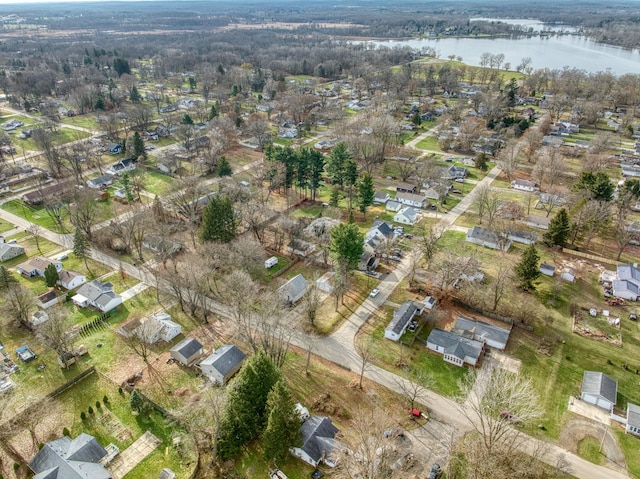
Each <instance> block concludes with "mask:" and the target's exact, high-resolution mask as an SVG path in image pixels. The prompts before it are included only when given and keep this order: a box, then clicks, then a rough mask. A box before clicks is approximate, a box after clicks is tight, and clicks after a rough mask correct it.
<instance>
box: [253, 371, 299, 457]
mask: <svg viewBox="0 0 640 479" xmlns="http://www.w3.org/2000/svg"><path fill="white" fill-rule="evenodd" d="M267 412H268V414H267V417H268V419H267V427H266V429H265V430H264V433H263V435H262V443H263V445H264V458H265V460H266V461H271V460H275V461H283V460H284V459H285V457H287V455H288V452H289V448H291V447H292V446H295V445H296V441H297V439H298V429H299V428H300V422H301V421H300V416H299V415H298V414H297V412H296V411H295V406H294V404H293V399H292V398H291V393H290V392H289V388H287V385H286V384H285V382H284V380H282V379H280V380H279V381H278V382H277V383H276V384H275V385H274V386H273V389H272V390H271V392H270V393H269V396H268V398H267Z"/></svg>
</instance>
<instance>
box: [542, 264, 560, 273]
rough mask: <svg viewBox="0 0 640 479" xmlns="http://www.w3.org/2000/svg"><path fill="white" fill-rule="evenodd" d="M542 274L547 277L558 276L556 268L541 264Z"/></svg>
mask: <svg viewBox="0 0 640 479" xmlns="http://www.w3.org/2000/svg"><path fill="white" fill-rule="evenodd" d="M540 272H541V273H542V274H544V275H546V276H553V275H555V274H556V267H555V266H553V265H550V264H548V263H541V264H540Z"/></svg>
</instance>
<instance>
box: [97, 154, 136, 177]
mask: <svg viewBox="0 0 640 479" xmlns="http://www.w3.org/2000/svg"><path fill="white" fill-rule="evenodd" d="M135 169H136V159H135V158H126V159H124V160H120V161H118V162H117V163H114V164H113V165H111V166H109V167H108V168H107V169H106V170H105V171H106V172H107V174H109V175H113V176H118V175H121V174H122V173H125V172H127V171H133V170H135Z"/></svg>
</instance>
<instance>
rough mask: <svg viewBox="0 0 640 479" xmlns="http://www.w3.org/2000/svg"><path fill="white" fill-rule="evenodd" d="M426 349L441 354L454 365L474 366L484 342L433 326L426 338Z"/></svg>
mask: <svg viewBox="0 0 640 479" xmlns="http://www.w3.org/2000/svg"><path fill="white" fill-rule="evenodd" d="M427 349H430V350H431V351H435V352H437V353H440V354H442V355H443V357H444V360H445V361H446V362H448V363H451V364H455V365H456V366H464V365H465V364H470V365H471V366H475V365H476V364H477V363H478V360H479V359H480V355H481V354H482V352H483V350H484V344H483V343H481V342H480V341H476V340H474V339H468V338H465V337H462V336H460V335H458V334H455V333H451V332H449V331H444V330H442V329H438V328H434V329H433V330H432V331H431V333H430V334H429V337H428V338H427Z"/></svg>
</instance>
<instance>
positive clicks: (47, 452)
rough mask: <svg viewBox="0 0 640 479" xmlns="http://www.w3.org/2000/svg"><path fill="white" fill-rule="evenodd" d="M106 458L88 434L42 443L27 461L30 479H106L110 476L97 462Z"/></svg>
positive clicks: (95, 441) (98, 444) (105, 452)
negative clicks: (29, 460)
mask: <svg viewBox="0 0 640 479" xmlns="http://www.w3.org/2000/svg"><path fill="white" fill-rule="evenodd" d="M106 455H107V451H106V450H105V449H104V448H103V447H102V446H101V445H100V443H99V442H98V441H97V440H96V438H94V437H93V436H90V435H88V434H84V433H82V434H80V435H79V436H78V437H76V438H75V439H73V440H72V439H70V438H68V437H67V436H64V437H61V438H60V439H56V440H55V441H51V442H49V443H47V444H45V445H44V446H43V447H42V449H40V451H38V454H36V455H35V457H34V458H33V459H32V460H31V462H29V467H30V468H31V470H32V471H33V472H35V473H36V475H35V476H34V479H110V478H111V473H110V472H109V471H107V470H106V469H105V468H104V467H103V466H102V465H101V464H98V461H99V460H100V459H102V458H103V457H104V456H106Z"/></svg>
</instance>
